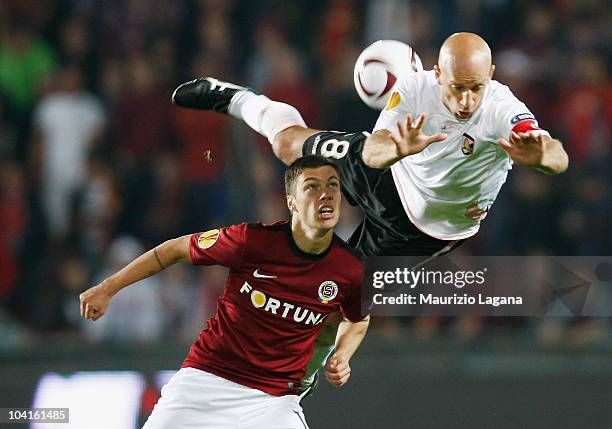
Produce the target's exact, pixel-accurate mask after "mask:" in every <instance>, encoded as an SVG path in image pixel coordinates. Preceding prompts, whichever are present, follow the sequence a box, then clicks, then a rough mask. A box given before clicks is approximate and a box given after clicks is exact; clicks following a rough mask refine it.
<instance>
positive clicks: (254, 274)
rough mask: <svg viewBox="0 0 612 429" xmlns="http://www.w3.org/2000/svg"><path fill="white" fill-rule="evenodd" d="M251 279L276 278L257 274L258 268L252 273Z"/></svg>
mask: <svg viewBox="0 0 612 429" xmlns="http://www.w3.org/2000/svg"><path fill="white" fill-rule="evenodd" d="M253 277H255V278H258V279H275V278H276V276H269V275H267V274H261V273H260V272H259V268H258V269H256V270H255V271H253Z"/></svg>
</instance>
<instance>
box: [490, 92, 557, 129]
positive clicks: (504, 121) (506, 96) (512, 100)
mask: <svg viewBox="0 0 612 429" xmlns="http://www.w3.org/2000/svg"><path fill="white" fill-rule="evenodd" d="M498 91H499V95H498V97H496V98H498V102H497V103H495V107H494V109H492V113H493V121H492V123H493V124H494V133H495V134H496V137H497V138H499V137H501V138H504V139H508V138H509V136H510V132H511V131H514V132H517V133H525V132H529V131H531V132H535V133H538V134H546V135H548V132H547V131H546V130H543V129H541V128H540V126H539V124H538V121H537V120H536V117H535V116H534V114H533V113H531V111H530V110H529V109H528V108H527V106H526V105H525V103H523V102H522V101H520V100H519V99H518V98H516V97H515V96H514V94H512V92H511V91H510V89H509V88H508V87H507V86H502V87H501V88H500V89H499V90H498Z"/></svg>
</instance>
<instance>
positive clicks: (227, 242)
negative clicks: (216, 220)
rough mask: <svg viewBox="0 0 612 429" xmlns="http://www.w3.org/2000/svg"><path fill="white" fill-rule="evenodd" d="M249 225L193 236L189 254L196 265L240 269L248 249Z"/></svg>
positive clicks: (214, 230) (233, 226) (234, 226)
mask: <svg viewBox="0 0 612 429" xmlns="http://www.w3.org/2000/svg"><path fill="white" fill-rule="evenodd" d="M246 232H247V224H245V223H243V224H240V225H232V226H228V227H225V228H219V229H211V230H210V231H205V232H198V233H195V234H193V235H192V236H191V240H190V242H189V254H190V256H191V262H192V263H193V264H194V265H222V266H224V267H229V268H233V269H238V267H240V265H242V259H243V256H244V251H245V248H246Z"/></svg>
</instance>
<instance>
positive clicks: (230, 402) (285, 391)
mask: <svg viewBox="0 0 612 429" xmlns="http://www.w3.org/2000/svg"><path fill="white" fill-rule="evenodd" d="M285 187H286V191H287V205H288V207H289V210H290V211H291V221H289V222H288V221H281V222H277V223H274V224H271V225H264V224H261V223H244V224H241V225H232V226H229V227H226V228H219V229H213V230H210V231H206V232H203V233H197V234H193V235H186V236H183V237H180V238H176V239H173V240H168V241H166V242H165V243H163V244H161V245H159V246H157V247H156V248H154V249H153V250H150V251H148V252H147V253H145V254H143V255H142V256H140V257H138V258H137V259H135V260H134V261H133V262H131V263H130V264H129V265H128V266H126V267H125V268H123V269H122V270H120V271H119V272H117V273H116V274H114V275H112V276H110V277H109V278H107V279H106V280H104V281H103V282H102V283H100V284H99V285H97V286H95V287H93V288H91V289H89V290H87V291H85V292H84V293H82V294H81V295H80V301H81V315H82V316H83V317H85V318H87V319H91V320H98V319H99V318H100V317H102V316H103V315H104V313H105V311H106V308H107V306H108V304H109V301H110V299H111V298H112V297H113V296H114V295H115V294H116V293H117V292H118V291H119V290H121V289H122V288H124V287H126V286H128V285H130V284H132V283H135V282H137V281H139V280H141V279H143V278H145V277H148V276H150V275H153V274H155V273H157V272H159V271H161V270H163V269H165V268H167V267H168V266H170V265H172V264H174V263H176V262H178V261H187V262H191V263H192V264H197V265H223V266H226V267H229V269H230V270H229V274H228V279H227V285H226V288H225V291H224V294H223V296H221V297H220V298H219V300H218V303H217V313H216V314H215V316H214V317H212V318H211V319H209V320H208V321H207V328H206V329H204V330H203V331H202V332H201V333H200V337H199V339H198V340H197V341H196V342H195V343H194V344H193V345H192V347H191V349H190V351H189V354H188V356H187V358H186V359H185V361H184V362H183V365H182V368H181V369H180V370H179V371H178V373H177V374H176V375H175V376H174V377H173V378H172V379H171V381H170V382H169V383H168V384H167V385H166V386H164V388H163V389H162V397H161V399H160V400H159V402H158V404H157V405H156V407H155V409H154V411H153V413H152V414H151V416H150V418H149V420H148V421H147V423H146V424H145V426H144V428H146V429H158V428H173V429H178V428H215V429H220V428H230V427H231V428H235V427H240V428H264V427H265V428H267V429H271V428H276V427H279V428H280V427H282V428H304V427H307V425H306V422H305V420H304V416H303V413H302V408H301V407H300V405H299V400H300V395H301V394H302V393H303V392H304V391H305V390H306V388H307V387H308V383H309V381H310V380H311V379H312V377H311V376H312V374H310V373H308V371H307V368H313V367H315V368H318V365H317V364H316V363H315V364H314V365H313V362H312V359H321V360H323V361H324V360H325V359H326V358H327V356H328V354H327V353H321V352H320V350H317V352H316V353H315V343H317V344H320V343H321V340H320V338H319V339H318V338H317V336H318V335H319V333H320V332H321V330H322V328H323V327H324V325H326V323H325V322H326V321H327V320H328V319H329V320H331V319H332V318H333V317H334V316H335V315H337V314H338V311H340V312H341V314H342V315H343V316H344V319H343V320H342V322H340V326H339V328H338V335H337V338H335V339H336V344H335V346H336V347H335V351H334V352H333V354H332V355H331V357H329V359H327V371H326V373H325V377H326V378H327V380H328V381H329V382H330V383H332V384H333V385H335V386H343V385H344V384H345V383H346V382H347V381H348V378H349V377H350V374H351V370H350V366H349V360H350V358H351V356H352V355H353V353H354V352H355V350H356V349H357V347H358V346H359V344H360V343H361V340H362V339H363V337H364V335H365V332H366V330H367V327H368V323H369V317H367V316H366V317H365V318H364V317H363V316H362V314H361V302H360V288H361V278H362V274H363V267H362V264H361V261H360V259H359V257H358V256H356V255H355V254H354V253H353V252H352V251H351V250H350V249H349V248H347V247H346V245H345V243H344V242H343V241H342V240H341V239H339V238H338V237H337V236H336V235H334V232H333V229H334V227H335V226H336V224H337V223H338V219H339V215H340V199H341V192H340V177H339V173H338V170H337V167H336V166H335V164H333V163H332V162H330V161H328V160H327V159H325V158H323V157H319V156H306V157H303V158H299V159H298V160H297V161H295V162H294V163H293V164H292V165H291V166H290V167H289V168H288V169H287V171H286V173H285ZM332 331H333V328H332ZM323 346H325V344H323Z"/></svg>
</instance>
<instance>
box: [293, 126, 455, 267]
mask: <svg viewBox="0 0 612 429" xmlns="http://www.w3.org/2000/svg"><path fill="white" fill-rule="evenodd" d="M366 138H367V137H366V135H365V134H364V133H343V132H339V131H321V132H319V133H317V134H314V135H312V136H310V137H309V138H308V139H306V141H305V142H304V146H303V148H302V153H303V154H304V155H322V156H324V157H326V158H330V159H331V160H333V161H334V162H335V163H336V164H337V165H338V167H339V168H340V175H341V176H342V177H341V179H342V186H341V187H342V193H343V194H344V196H345V197H346V199H347V200H348V201H349V203H351V204H352V205H356V206H359V207H361V209H362V211H363V215H364V219H363V222H362V223H361V224H360V225H359V226H358V227H357V229H356V230H355V232H354V233H353V235H352V236H351V238H350V239H349V242H348V244H349V245H350V246H352V247H353V248H355V249H357V250H358V251H359V252H360V253H361V254H363V255H365V256H431V255H434V254H443V253H446V252H448V251H450V250H451V249H453V248H455V247H457V246H458V245H459V244H461V243H462V242H463V241H464V240H459V241H445V240H438V239H437V238H433V237H430V236H429V235H427V234H425V233H423V232H421V231H420V230H419V229H418V228H417V227H416V226H414V225H413V224H412V222H410V220H409V219H408V216H407V215H406V212H405V211H404V207H403V206H402V202H401V200H400V198H399V195H398V194H397V189H396V188H395V183H394V181H393V176H392V175H391V169H390V168H385V169H377V168H371V167H368V166H367V165H365V164H364V162H363V159H362V157H361V152H362V151H363V145H364V144H365V140H366Z"/></svg>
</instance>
